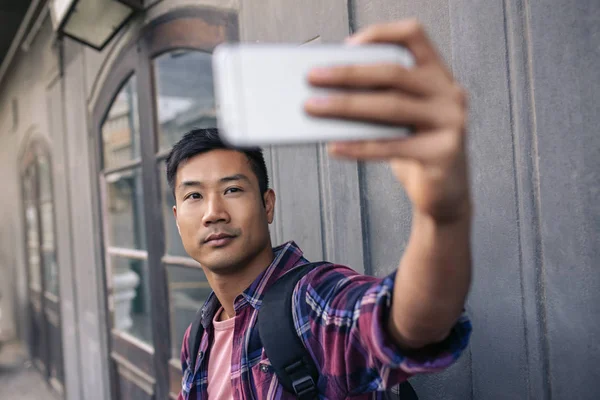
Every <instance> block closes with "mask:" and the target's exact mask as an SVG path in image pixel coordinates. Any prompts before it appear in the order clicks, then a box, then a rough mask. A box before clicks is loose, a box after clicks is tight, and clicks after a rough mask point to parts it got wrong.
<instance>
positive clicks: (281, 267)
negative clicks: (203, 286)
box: [202, 241, 308, 329]
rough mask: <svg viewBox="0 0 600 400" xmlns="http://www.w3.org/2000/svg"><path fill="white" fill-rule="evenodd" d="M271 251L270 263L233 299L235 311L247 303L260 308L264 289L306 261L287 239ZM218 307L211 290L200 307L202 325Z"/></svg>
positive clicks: (206, 325) (211, 316) (292, 242)
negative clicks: (271, 259) (272, 256)
mask: <svg viewBox="0 0 600 400" xmlns="http://www.w3.org/2000/svg"><path fill="white" fill-rule="evenodd" d="M273 253H274V258H273V261H272V262H271V264H270V265H269V266H268V267H267V268H266V269H265V270H264V271H263V272H261V273H260V275H258V277H256V279H255V280H254V282H252V284H251V285H250V286H249V287H248V288H247V289H246V290H244V291H243V292H242V293H241V294H240V295H239V296H238V297H237V298H236V299H235V303H234V310H235V311H236V312H237V311H238V310H240V309H241V308H242V307H244V306H246V305H247V304H250V305H251V306H252V307H254V308H255V309H256V310H258V309H260V305H261V304H262V298H263V296H264V294H265V292H266V290H267V289H268V288H269V287H270V286H271V285H272V284H273V283H275V282H276V281H277V279H279V277H281V276H282V275H283V274H285V273H286V272H287V271H289V270H290V269H292V268H293V267H294V266H296V265H298V264H305V263H307V262H308V260H306V259H305V258H304V255H303V253H302V250H300V248H299V247H298V245H297V244H296V243H295V242H294V241H289V242H287V243H284V244H282V245H280V246H277V247H275V248H273ZM220 307H221V303H219V299H218V298H217V296H216V295H215V293H214V292H211V294H210V295H209V296H208V298H207V299H206V302H205V303H204V306H203V307H202V325H203V326H204V328H205V329H206V328H208V327H209V326H210V325H211V324H212V321H213V317H214V315H215V313H216V312H217V310H218V309H219V308H220Z"/></svg>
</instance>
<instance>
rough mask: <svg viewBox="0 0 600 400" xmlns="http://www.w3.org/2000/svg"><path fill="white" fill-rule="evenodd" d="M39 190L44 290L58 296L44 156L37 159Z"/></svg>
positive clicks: (49, 181)
mask: <svg viewBox="0 0 600 400" xmlns="http://www.w3.org/2000/svg"><path fill="white" fill-rule="evenodd" d="M37 163H38V173H39V175H38V176H39V188H40V196H39V199H40V218H41V222H42V229H41V234H42V237H41V242H42V261H43V265H44V287H45V290H46V291H47V292H49V293H51V294H53V295H55V296H58V265H57V264H56V242H55V239H54V202H53V196H52V174H51V171H50V163H49V160H48V158H47V157H46V156H39V157H38V159H37Z"/></svg>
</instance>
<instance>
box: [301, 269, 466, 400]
mask: <svg viewBox="0 0 600 400" xmlns="http://www.w3.org/2000/svg"><path fill="white" fill-rule="evenodd" d="M395 275H396V273H395V272H394V273H392V274H390V275H388V276H386V277H384V278H376V277H372V276H368V275H362V274H358V273H357V272H355V271H353V270H352V269H350V268H347V267H343V266H337V265H333V264H330V265H325V266H321V267H319V268H316V269H315V270H313V271H311V272H310V273H309V274H307V275H306V277H304V278H302V279H301V280H300V281H299V282H298V284H297V286H296V289H295V291H294V304H295V305H294V310H293V312H294V321H295V323H296V329H297V330H298V334H299V335H300V337H301V338H302V340H303V342H304V345H305V346H306V348H307V349H308V351H309V352H310V353H311V355H312V356H313V359H315V360H316V361H317V364H318V365H319V367H320V368H321V371H320V373H321V376H322V377H323V380H324V381H326V382H327V384H330V383H331V382H336V383H337V386H338V390H340V391H342V392H344V393H347V394H348V395H349V396H353V395H358V394H362V393H369V392H373V391H376V390H385V389H388V388H390V387H392V386H394V385H396V384H398V383H400V382H402V381H404V380H406V379H408V378H409V377H410V376H412V375H415V374H419V373H430V372H436V371H441V370H443V369H445V368H447V367H449V366H450V365H452V364H453V363H454V362H455V361H456V360H457V359H458V358H459V356H460V355H461V353H462V352H463V350H464V349H465V348H466V346H467V344H468V340H469V337H470V334H471V324H470V322H469V320H468V318H467V317H466V315H464V314H463V315H462V316H461V317H460V319H459V320H458V321H457V323H456V325H455V326H454V327H453V329H452V330H451V332H450V334H449V335H448V337H447V338H446V339H445V340H444V341H443V342H441V343H439V344H436V345H433V346H428V347H427V348H425V349H422V350H419V351H415V352H411V353H410V354H408V353H406V352H402V351H401V350H400V349H399V347H398V346H397V345H396V344H395V342H394V341H393V340H392V338H391V337H390V335H389V334H388V333H387V328H386V326H387V319H388V316H389V315H390V310H391V305H392V294H393V288H394V278H395Z"/></svg>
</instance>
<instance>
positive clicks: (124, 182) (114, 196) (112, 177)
mask: <svg viewBox="0 0 600 400" xmlns="http://www.w3.org/2000/svg"><path fill="white" fill-rule="evenodd" d="M105 179H106V207H107V210H106V217H107V218H108V225H109V227H108V243H109V245H110V246H112V247H122V248H129V249H145V248H146V233H145V231H144V229H145V227H144V215H143V214H144V199H143V193H142V171H141V168H132V169H127V170H124V171H119V172H113V173H110V174H108V175H106V177H105Z"/></svg>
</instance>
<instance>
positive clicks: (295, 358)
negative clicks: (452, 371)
mask: <svg viewBox="0 0 600 400" xmlns="http://www.w3.org/2000/svg"><path fill="white" fill-rule="evenodd" d="M323 264H325V263H322V262H321V263H309V264H304V265H301V266H299V267H296V268H294V269H292V270H291V271H289V272H287V273H286V274H284V275H283V276H282V277H280V278H279V279H278V280H277V281H276V282H275V283H274V284H273V285H272V286H271V287H270V288H269V290H267V292H266V293H265V295H264V297H263V300H262V305H261V308H260V310H259V312H258V332H259V335H260V339H261V342H262V345H263V347H264V349H265V352H266V353H267V354H268V356H269V361H270V362H271V366H272V367H273V369H274V370H275V374H276V375H277V378H278V379H279V382H280V383H281V385H282V386H283V387H284V389H285V390H286V391H288V392H289V393H294V394H295V395H296V397H297V398H298V399H299V400H313V399H318V398H319V397H318V389H317V384H316V382H317V380H318V377H319V373H318V369H317V367H316V365H315V363H314V360H313V359H312V357H311V356H310V354H309V353H308V350H306V348H305V347H304V345H303V344H302V341H301V339H300V337H299V336H298V334H297V333H296V328H295V326H294V318H293V316H292V312H291V310H292V293H293V292H294V288H295V286H296V283H298V281H299V280H300V279H301V278H302V277H303V276H304V275H306V274H307V273H308V272H309V271H310V270H311V269H313V268H316V267H318V266H320V265H323ZM201 322H202V318H201V312H200V311H199V312H198V313H197V314H196V318H195V319H194V322H193V323H192V327H191V329H190V334H189V336H188V349H189V352H190V353H189V354H190V364H189V365H190V366H191V368H194V366H195V365H196V357H197V354H198V350H199V348H200V340H201V338H202V333H203V331H204V328H203V326H202V323H201ZM384 398H385V399H388V400H393V399H400V400H418V397H417V394H416V392H415V391H414V389H413V387H412V386H411V384H410V383H409V382H408V381H404V382H402V383H400V384H398V385H396V386H394V387H392V388H391V389H388V390H387V391H386V392H385V395H384Z"/></svg>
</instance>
